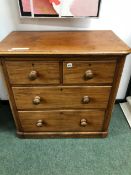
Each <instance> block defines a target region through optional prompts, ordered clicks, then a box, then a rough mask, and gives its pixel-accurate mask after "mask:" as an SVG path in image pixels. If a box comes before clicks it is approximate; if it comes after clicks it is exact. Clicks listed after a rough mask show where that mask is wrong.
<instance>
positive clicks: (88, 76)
mask: <svg viewBox="0 0 131 175" xmlns="http://www.w3.org/2000/svg"><path fill="white" fill-rule="evenodd" d="M115 66H116V62H115V61H72V62H67V61H65V62H64V63H63V83H64V84H73V83H74V84H78V83H83V84H86V83H87V84H90V83H92V84H100V83H101V84H102V83H107V84H111V83H112V82H113V76H114V71H115Z"/></svg>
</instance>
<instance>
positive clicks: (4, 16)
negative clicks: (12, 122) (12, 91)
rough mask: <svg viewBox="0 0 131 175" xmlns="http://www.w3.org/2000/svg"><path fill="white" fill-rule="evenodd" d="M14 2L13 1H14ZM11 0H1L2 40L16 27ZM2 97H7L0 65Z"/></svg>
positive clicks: (0, 30)
mask: <svg viewBox="0 0 131 175" xmlns="http://www.w3.org/2000/svg"><path fill="white" fill-rule="evenodd" d="M12 2H13V1H12ZM12 2H11V0H0V41H1V40H2V39H3V38H4V37H6V35H8V34H9V33H10V32H11V31H12V30H14V29H15V22H14V20H13V14H12V8H13V4H12ZM0 99H7V91H6V87H5V82H4V81H3V74H2V69H1V66H0Z"/></svg>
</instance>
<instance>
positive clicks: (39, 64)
mask: <svg viewBox="0 0 131 175" xmlns="http://www.w3.org/2000/svg"><path fill="white" fill-rule="evenodd" d="M5 64H6V68H7V72H8V76H9V80H10V83H11V84H59V83H60V74H59V62H43V61H19V62H18V61H6V62H5ZM34 70H35V71H36V72H37V73H38V76H37V78H36V79H35V80H30V79H29V74H30V72H31V71H34Z"/></svg>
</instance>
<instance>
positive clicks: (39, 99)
mask: <svg viewBox="0 0 131 175" xmlns="http://www.w3.org/2000/svg"><path fill="white" fill-rule="evenodd" d="M40 102H41V98H40V97H39V96H36V97H35V98H34V99H33V104H34V105H38V104H40Z"/></svg>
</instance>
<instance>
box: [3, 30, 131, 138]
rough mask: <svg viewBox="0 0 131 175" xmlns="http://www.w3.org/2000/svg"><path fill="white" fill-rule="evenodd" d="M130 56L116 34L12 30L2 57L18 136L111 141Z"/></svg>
mask: <svg viewBox="0 0 131 175" xmlns="http://www.w3.org/2000/svg"><path fill="white" fill-rule="evenodd" d="M128 53H129V48H128V47H127V46H126V45H125V44H124V43H123V42H122V41H121V40H120V39H119V38H118V37H117V36H116V35H115V34H114V33H113V32H112V31H87V32H12V33H11V34H10V35H9V36H8V37H7V38H6V39H5V40H3V41H2V42H1V44H0V58H1V63H2V67H3V72H4V76H5V79H6V83H7V87H8V92H9V101H10V105H11V109H12V113H13V117H14V120H15V124H16V128H17V134H18V135H19V136H21V137H23V138H30V137H106V136H107V134H108V126H109V122H110V118H111V113H112V108H113V104H114V101H115V97H116V93H117V89H118V85H119V81H120V77H121V73H122V69H123V65H124V60H125V57H126V55H127V54H128Z"/></svg>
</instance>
